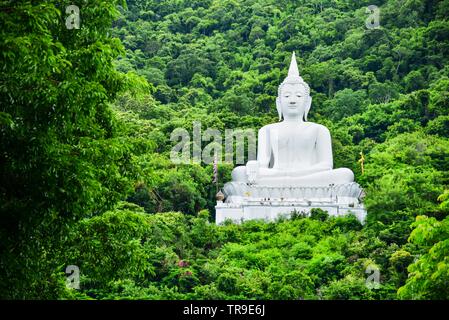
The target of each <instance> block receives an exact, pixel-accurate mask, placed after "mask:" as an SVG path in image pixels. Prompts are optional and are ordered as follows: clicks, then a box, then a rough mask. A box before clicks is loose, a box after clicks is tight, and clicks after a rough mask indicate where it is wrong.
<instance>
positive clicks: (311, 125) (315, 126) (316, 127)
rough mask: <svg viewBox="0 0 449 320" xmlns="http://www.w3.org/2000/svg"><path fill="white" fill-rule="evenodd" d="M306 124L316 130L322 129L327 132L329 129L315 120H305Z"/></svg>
mask: <svg viewBox="0 0 449 320" xmlns="http://www.w3.org/2000/svg"><path fill="white" fill-rule="evenodd" d="M306 123H307V124H309V127H310V128H314V129H316V130H318V131H322V132H329V129H328V128H327V127H326V126H323V125H322V124H319V123H315V122H306Z"/></svg>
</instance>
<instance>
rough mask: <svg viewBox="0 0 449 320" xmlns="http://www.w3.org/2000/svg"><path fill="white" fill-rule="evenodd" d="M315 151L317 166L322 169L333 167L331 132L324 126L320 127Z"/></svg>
mask: <svg viewBox="0 0 449 320" xmlns="http://www.w3.org/2000/svg"><path fill="white" fill-rule="evenodd" d="M316 152H317V163H316V165H315V166H316V167H317V168H322V170H331V169H333V167H334V159H333V156H332V140H331V134H330V132H329V130H328V129H327V128H326V127H320V128H319V131H318V135H317V140H316Z"/></svg>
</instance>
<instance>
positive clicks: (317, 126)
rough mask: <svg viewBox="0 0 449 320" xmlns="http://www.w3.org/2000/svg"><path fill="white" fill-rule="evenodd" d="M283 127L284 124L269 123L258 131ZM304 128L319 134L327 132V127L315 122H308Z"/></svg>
mask: <svg viewBox="0 0 449 320" xmlns="http://www.w3.org/2000/svg"><path fill="white" fill-rule="evenodd" d="M284 126H285V124H283V123H282V122H278V123H270V124H267V125H265V126H263V127H262V128H260V130H259V131H269V130H272V129H278V128H283V127H284ZM305 128H313V129H315V130H317V131H320V132H329V129H328V128H327V127H325V126H323V125H322V124H319V123H315V122H309V121H308V122H306V123H305Z"/></svg>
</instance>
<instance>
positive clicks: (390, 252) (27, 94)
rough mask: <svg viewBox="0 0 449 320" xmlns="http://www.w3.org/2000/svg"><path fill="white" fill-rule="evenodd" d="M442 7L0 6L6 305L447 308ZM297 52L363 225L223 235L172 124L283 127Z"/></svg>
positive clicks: (448, 101) (446, 36) (448, 75)
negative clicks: (74, 269)
mask: <svg viewBox="0 0 449 320" xmlns="http://www.w3.org/2000/svg"><path fill="white" fill-rule="evenodd" d="M69 5H77V6H78V7H79V9H80V12H79V17H80V28H79V29H77V28H68V27H67V25H66V21H67V20H66V19H67V17H68V15H69V13H67V12H66V8H67V6H69ZM369 5H377V6H378V7H379V8H380V26H379V27H377V28H368V27H367V25H366V20H367V19H368V18H369V12H367V11H366V10H367V6H369ZM448 15H449V1H448V0H443V1H437V0H379V1H375V0H369V1H364V0H362V1H354V0H333V1H332V0H310V1H302V0H297V1H294V0H127V1H124V0H123V1H117V0H89V1H87V0H70V1H69V0H47V1H34V0H14V1H13V0H1V1H0V18H1V19H0V34H1V37H0V48H1V78H0V137H1V143H0V254H1V260H0V275H1V281H0V297H1V298H3V299H449V64H448V63H449V20H448ZM293 51H294V52H296V55H297V58H298V65H299V69H300V72H301V75H302V77H303V78H304V79H305V81H307V82H308V83H309V85H310V87H311V95H312V97H313V104H312V108H311V111H310V113H309V120H310V121H313V122H317V123H321V124H324V125H325V126H327V127H328V128H329V129H330V132H331V135H332V140H333V141H332V143H333V152H334V162H335V163H334V164H335V167H347V168H350V169H352V170H353V171H354V172H355V175H356V181H357V182H358V183H360V184H361V185H362V186H363V188H364V189H365V192H366V198H365V200H364V202H365V206H366V208H367V210H368V217H367V221H366V223H365V224H364V225H361V224H360V223H359V222H358V220H357V219H356V218H355V217H354V216H352V215H348V216H346V217H339V218H335V217H329V216H328V215H327V213H326V212H324V211H320V210H315V211H313V212H312V214H311V216H309V217H308V216H305V215H303V214H301V213H296V212H295V213H294V214H292V217H291V219H278V220H277V221H275V222H263V221H248V222H245V223H243V224H233V223H231V222H229V223H226V224H225V225H223V226H217V225H215V223H214V215H215V213H214V205H215V193H216V187H215V185H214V183H213V182H212V179H213V174H212V173H213V168H212V165H210V164H205V163H192V164H174V163H173V162H172V161H170V150H171V149H172V147H173V146H174V144H175V143H176V142H174V141H171V139H170V137H171V133H172V132H173V130H174V129H175V128H185V129H187V130H188V131H189V132H192V128H193V122H194V121H199V122H201V126H202V128H203V129H206V128H216V129H219V130H220V131H221V132H224V130H225V129H234V128H242V129H245V128H250V129H256V130H257V129H259V128H260V127H262V126H263V125H266V124H268V123H273V122H276V121H278V119H277V118H278V115H277V112H276V107H275V98H276V95H277V89H278V85H279V84H280V83H281V82H282V80H283V79H284V77H285V76H286V72H287V69H288V64H289V62H290V56H291V53H292V52H293ZM205 143H207V142H205ZM361 153H362V154H363V156H364V158H365V161H364V170H363V171H362V169H361V165H360V162H359V159H360V158H361ZM233 167H234V165H233V164H225V163H223V164H221V163H220V164H219V166H218V169H219V172H218V173H219V183H220V186H222V185H223V183H224V182H226V181H229V180H230V172H231V170H232V168H233ZM69 265H75V266H78V267H79V270H80V276H81V279H80V288H79V289H71V288H68V287H67V286H66V277H67V275H66V273H65V270H66V267H67V266H69ZM370 266H371V267H373V266H374V267H375V268H377V269H378V270H379V274H380V286H378V287H375V288H371V287H369V286H367V285H366V279H367V276H368V275H369V274H367V272H366V271H367V268H369V267H370Z"/></svg>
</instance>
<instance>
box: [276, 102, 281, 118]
mask: <svg viewBox="0 0 449 320" xmlns="http://www.w3.org/2000/svg"><path fill="white" fill-rule="evenodd" d="M276 110H277V111H278V115H279V121H281V120H282V108H281V101H280V99H279V97H277V98H276Z"/></svg>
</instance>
